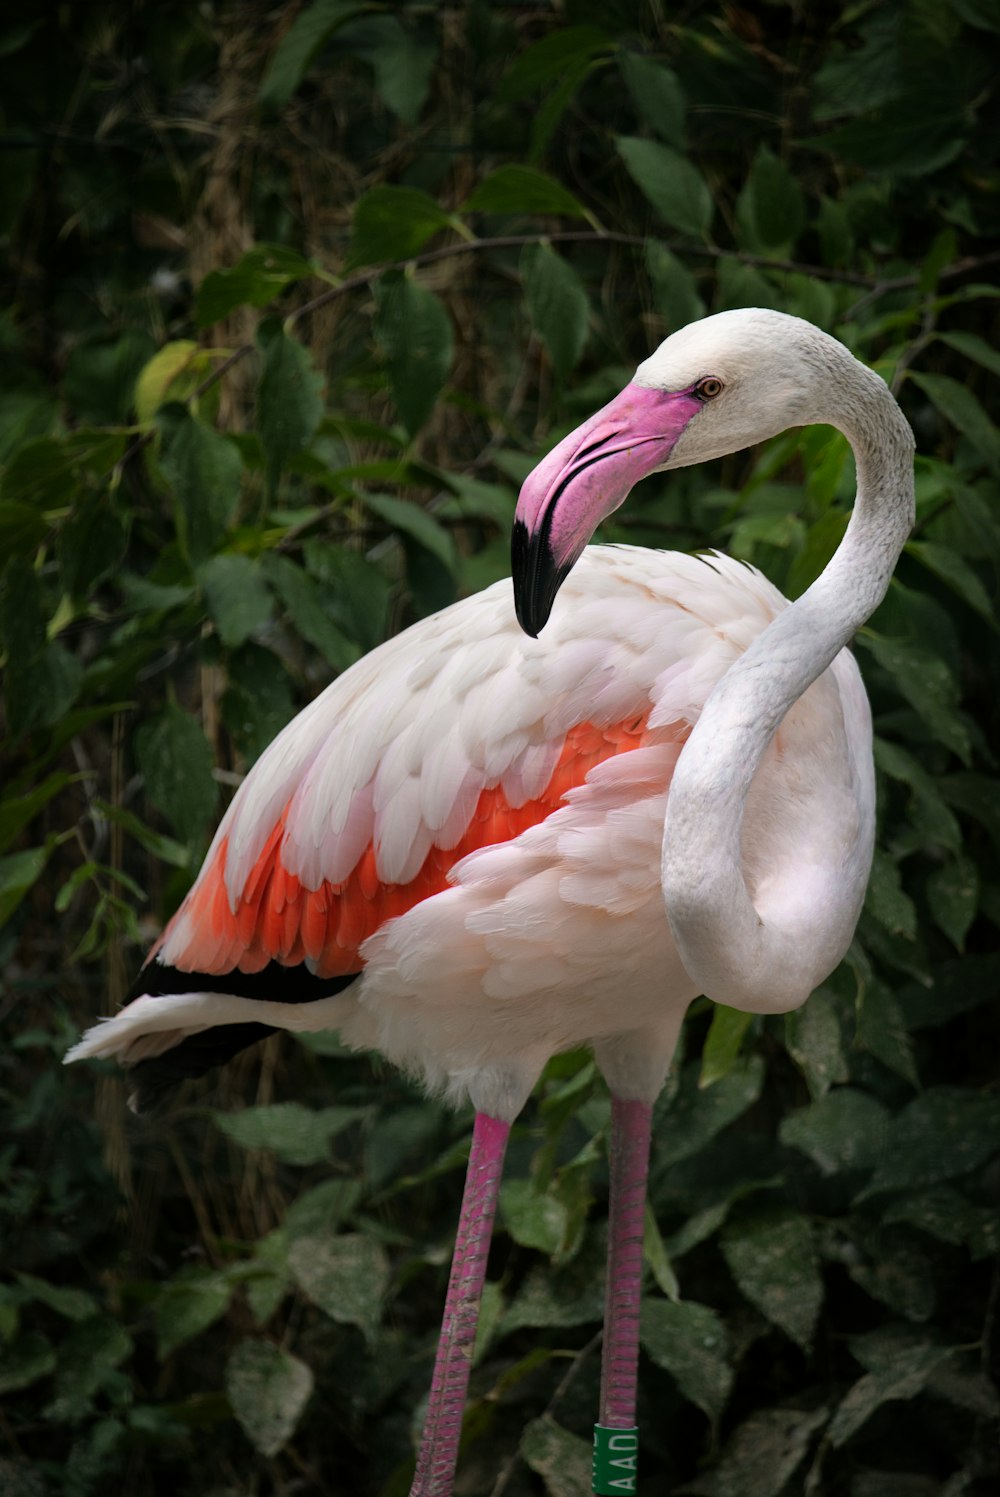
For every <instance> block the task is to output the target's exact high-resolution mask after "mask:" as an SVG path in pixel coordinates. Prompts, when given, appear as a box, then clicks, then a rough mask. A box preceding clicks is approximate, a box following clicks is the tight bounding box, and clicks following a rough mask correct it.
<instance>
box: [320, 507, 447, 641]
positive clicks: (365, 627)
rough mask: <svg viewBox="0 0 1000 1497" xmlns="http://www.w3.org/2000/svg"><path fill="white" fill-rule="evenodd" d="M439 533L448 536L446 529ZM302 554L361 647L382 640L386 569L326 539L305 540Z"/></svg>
mask: <svg viewBox="0 0 1000 1497" xmlns="http://www.w3.org/2000/svg"><path fill="white" fill-rule="evenodd" d="M376 497H378V496H376ZM395 502H396V503H403V502H405V501H402V500H397V501H395ZM442 533H443V534H444V535H445V536H448V532H447V531H444V530H442ZM448 539H449V540H450V537H448ZM302 555H303V558H304V560H305V564H306V567H307V568H308V570H309V572H310V573H311V574H312V576H314V577H315V578H317V580H318V581H320V582H321V583H323V584H324V585H325V586H326V587H327V588H328V589H329V595H328V596H329V599H330V601H329V605H328V606H329V608H330V610H331V617H332V618H333V620H334V622H335V623H337V624H339V625H340V627H341V628H342V629H343V630H344V632H345V633H346V634H348V635H350V637H351V638H352V639H354V640H357V642H358V644H359V645H360V646H361V648H362V650H372V649H374V648H375V646H376V645H377V644H381V642H382V640H383V639H384V638H385V631H386V620H387V614H388V608H389V594H390V583H389V579H388V578H387V577H386V575H385V573H384V572H383V571H381V570H380V568H379V567H377V566H375V565H374V564H373V563H372V562H370V561H369V560H368V559H367V558H366V557H364V556H362V555H360V553H359V552H357V551H349V550H348V549H347V547H346V546H342V545H337V544H331V543H330V542H329V541H323V540H310V541H306V542H305V544H304V545H303V547H302Z"/></svg>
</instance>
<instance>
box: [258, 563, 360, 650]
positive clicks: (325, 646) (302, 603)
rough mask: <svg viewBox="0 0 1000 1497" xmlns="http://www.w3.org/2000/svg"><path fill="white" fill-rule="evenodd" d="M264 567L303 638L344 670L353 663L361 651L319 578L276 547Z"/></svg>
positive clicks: (267, 576)
mask: <svg viewBox="0 0 1000 1497" xmlns="http://www.w3.org/2000/svg"><path fill="white" fill-rule="evenodd" d="M261 569H262V571H263V573H264V576H265V577H266V578H267V580H268V582H270V584H271V586H272V587H273V588H274V589H275V591H276V592H277V593H278V595H279V597H280V598H281V601H282V602H283V603H284V605H285V607H286V608H287V609H288V615H289V617H290V619H291V621H292V623H293V624H294V625H295V628H296V629H297V630H298V632H299V633H300V634H301V635H302V637H303V639H307V640H308V641H309V643H310V644H312V645H315V646H316V648H317V649H318V650H321V651H322V652H323V654H324V656H325V657H326V659H327V660H328V661H329V662H330V664H331V665H332V666H333V668H334V670H337V671H343V670H346V669H347V667H348V666H349V665H353V664H354V662H355V660H356V659H357V658H358V652H357V650H356V648H355V647H354V646H353V645H352V644H351V642H350V640H348V639H345V638H344V635H343V634H342V633H341V631H340V630H339V629H338V628H337V626H336V624H335V623H334V622H333V620H332V619H331V618H330V615H329V611H328V609H327V608H326V606H325V603H324V598H323V591H322V588H321V586H320V584H319V583H318V582H317V581H316V580H315V578H314V577H310V575H309V573H308V572H307V571H306V570H305V569H304V567H300V566H298V565H297V564H296V563H295V562H294V561H292V559H291V557H290V556H280V555H279V554H278V553H277V552H276V551H271V552H268V553H267V554H266V555H265V556H263V557H262V558H261Z"/></svg>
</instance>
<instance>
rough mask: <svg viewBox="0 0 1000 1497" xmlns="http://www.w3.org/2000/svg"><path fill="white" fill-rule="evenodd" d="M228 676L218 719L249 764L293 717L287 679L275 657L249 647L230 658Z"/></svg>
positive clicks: (293, 710) (289, 684) (288, 678)
mask: <svg viewBox="0 0 1000 1497" xmlns="http://www.w3.org/2000/svg"><path fill="white" fill-rule="evenodd" d="M345 658H346V656H345ZM228 674H229V686H228V688H227V690H226V694H225V696H224V697H223V698H222V719H223V722H224V723H225V725H226V727H227V728H228V729H229V731H230V733H232V734H233V736H234V737H235V739H236V741H237V743H238V744H239V746H240V751H241V753H243V754H244V755H245V756H246V758H247V759H248V760H249V761H250V763H252V762H253V761H254V760H255V759H257V758H259V756H260V755H261V754H262V753H263V752H264V750H265V749H266V748H267V746H268V744H270V743H271V742H272V741H273V740H274V739H275V738H276V737H277V735H278V734H279V733H280V732H281V730H282V728H283V727H284V726H285V724H286V723H288V722H290V721H291V719H292V717H293V716H294V713H295V702H294V699H293V696H292V682H291V678H290V677H289V675H288V672H287V671H286V670H285V668H284V666H283V665H282V663H281V661H280V660H279V659H278V658H277V656H276V655H274V654H272V653H271V651H270V650H265V649H263V648H261V647H260V646H259V645H253V644H246V645H243V647H242V648H241V649H239V650H238V651H237V652H236V653H235V654H234V655H232V656H230V659H229V663H228Z"/></svg>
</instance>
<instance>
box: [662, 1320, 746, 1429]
mask: <svg viewBox="0 0 1000 1497" xmlns="http://www.w3.org/2000/svg"><path fill="white" fill-rule="evenodd" d="M641 1334H642V1345H643V1349H644V1350H645V1351H646V1352H647V1353H648V1355H649V1356H650V1357H652V1359H653V1361H654V1362H655V1363H656V1364H657V1366H658V1367H662V1368H663V1369H664V1371H666V1372H669V1373H670V1375H671V1377H672V1378H673V1379H674V1381H675V1382H676V1383H677V1386H678V1388H679V1389H680V1390H681V1392H682V1393H683V1395H684V1397H685V1398H686V1399H688V1400H689V1401H690V1402H691V1403H694V1404H697V1406H698V1408H699V1409H701V1410H702V1412H703V1413H705V1414H707V1416H708V1418H709V1419H710V1420H711V1421H712V1424H713V1425H715V1424H718V1421H719V1418H720V1416H721V1414H722V1411H723V1409H724V1408H725V1406H726V1403H727V1400H728V1398H729V1394H730V1392H731V1390H732V1386H733V1370H732V1368H731V1367H730V1366H729V1363H728V1361H727V1360H726V1356H727V1351H728V1339H729V1338H728V1337H727V1335H726V1329H725V1326H724V1325H723V1323H722V1321H721V1320H720V1319H719V1317H718V1315H716V1313H715V1311H714V1310H710V1309H708V1307H707V1306H705V1305H698V1304H695V1303H694V1301H693V1300H682V1301H681V1302H680V1303H679V1304H671V1303H670V1302H669V1301H668V1300H662V1299H644V1300H643V1302H642V1333H641Z"/></svg>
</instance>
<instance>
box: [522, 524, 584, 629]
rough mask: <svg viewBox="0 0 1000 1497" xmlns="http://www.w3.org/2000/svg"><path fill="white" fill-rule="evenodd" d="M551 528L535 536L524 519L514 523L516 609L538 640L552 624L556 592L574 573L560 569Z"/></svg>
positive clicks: (523, 626)
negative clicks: (550, 619)
mask: <svg viewBox="0 0 1000 1497" xmlns="http://www.w3.org/2000/svg"><path fill="white" fill-rule="evenodd" d="M548 531H549V527H548V525H547V524H546V523H545V521H543V522H542V524H541V525H540V526H539V528H538V529H537V530H536V531H535V533H534V534H533V535H530V536H529V534H528V527H527V526H526V525H525V523H524V521H523V520H515V521H514V529H513V531H512V532H511V538H510V562H511V572H512V574H513V579H514V609H515V612H516V613H517V621H518V623H519V624H520V626H521V628H522V629H523V630H524V632H525V634H528V635H530V636H531V638H532V639H537V638H538V636H539V634H540V633H541V631H542V630H543V629H544V628H545V625H546V623H547V622H548V618H549V614H550V613H551V612H552V605H553V603H554V602H555V598H556V593H558V591H559V589H560V588H561V587H562V585H563V582H564V581H565V580H566V577H567V575H568V573H569V571H570V568H569V567H567V566H558V565H557V564H556V560H555V557H554V556H553V555H552V551H551V550H550V548H549V538H548Z"/></svg>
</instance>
